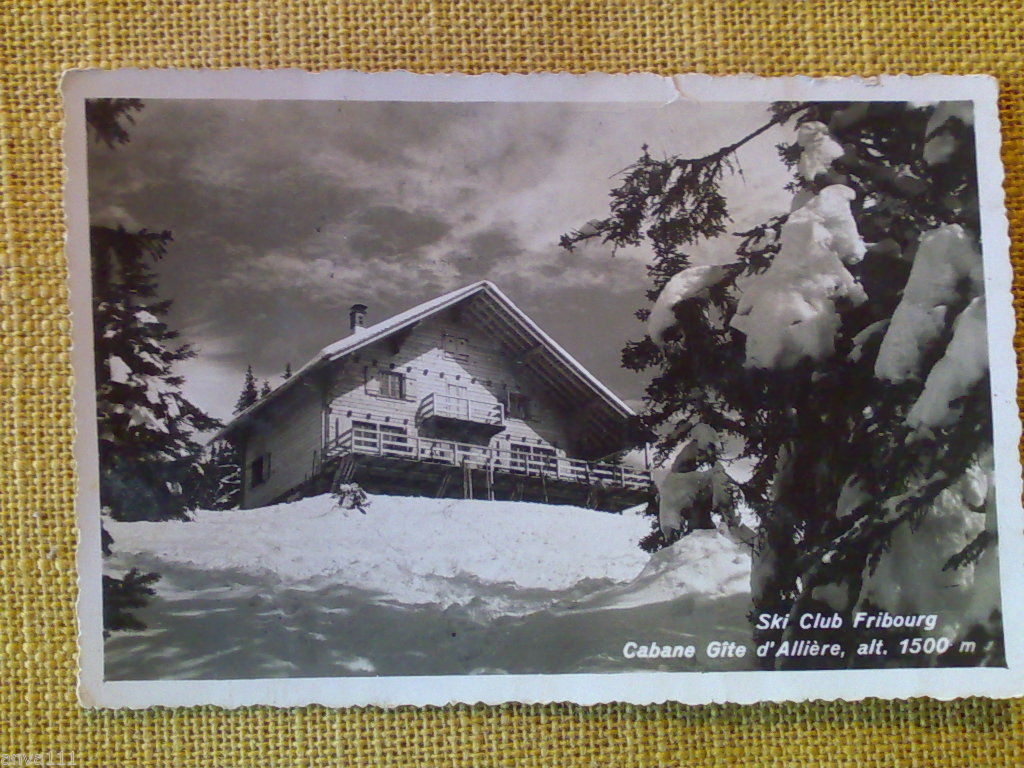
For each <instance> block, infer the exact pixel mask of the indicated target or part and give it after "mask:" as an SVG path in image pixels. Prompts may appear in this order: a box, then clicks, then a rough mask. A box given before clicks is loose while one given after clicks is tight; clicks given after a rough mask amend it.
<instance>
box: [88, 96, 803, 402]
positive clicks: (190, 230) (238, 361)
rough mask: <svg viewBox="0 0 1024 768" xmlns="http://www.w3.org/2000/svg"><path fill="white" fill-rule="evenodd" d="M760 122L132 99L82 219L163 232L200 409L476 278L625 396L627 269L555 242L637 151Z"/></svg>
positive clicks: (633, 384) (636, 256) (630, 267)
mask: <svg viewBox="0 0 1024 768" xmlns="http://www.w3.org/2000/svg"><path fill="white" fill-rule="evenodd" d="M762 119H763V108H762V107H756V106H755V107H750V106H739V107H737V106H735V105H734V106H729V107H728V108H726V107H718V108H717V111H716V108H712V107H710V106H709V105H701V107H700V108H699V109H695V108H694V107H693V106H692V105H686V104H681V103H680V104H674V105H672V107H671V108H668V109H659V108H657V107H654V106H651V107H648V108H645V110H640V111H637V110H628V109H623V108H621V107H611V108H607V107H602V106H601V105H576V106H573V105H566V104H553V103H532V104H531V103H518V104H486V103H461V104H459V103H450V104H434V103H416V102H390V103H389V102H341V103H328V102H312V101H301V102H300V101H296V102H272V101H215V100H207V101H174V100H160V101H148V102H147V103H146V106H145V108H144V109H143V110H142V112H141V113H140V114H139V116H138V119H137V121H136V123H135V125H134V126H132V128H131V141H130V142H129V144H127V145H124V146H120V147H118V148H117V149H114V150H111V149H109V148H107V147H105V146H101V145H93V146H92V147H91V150H90V157H89V188H90V212H91V214H92V215H93V216H94V218H95V219H97V220H103V221H112V220H119V221H122V222H123V223H124V224H125V226H130V227H148V228H150V229H161V230H162V229H170V230H171V231H172V232H173V234H174V243H173V244H172V247H171V251H170V253H169V254H168V257H167V258H166V259H165V260H164V261H163V262H162V263H161V264H160V265H159V267H158V268H159V275H160V288H161V293H162V294H163V295H164V296H166V297H168V298H172V299H174V302H175V304H174V308H173V311H172V315H171V321H172V323H173V324H174V325H175V327H177V328H179V329H181V330H182V332H183V337H184V339H185V340H187V341H189V342H193V343H195V344H196V345H197V346H198V347H199V348H200V350H201V352H200V358H199V359H198V360H197V361H193V362H191V363H190V364H189V377H190V381H189V387H192V388H193V389H194V391H196V392H199V393H200V395H201V396H200V401H201V402H202V403H203V404H204V405H205V406H206V407H208V408H211V409H212V410H214V411H215V412H216V414H217V415H219V416H225V415H227V411H229V410H230V405H231V404H232V403H233V400H234V397H235V395H236V394H237V392H236V389H237V386H236V383H237V382H240V381H241V375H242V373H243V372H244V368H245V366H246V365H248V364H252V365H253V366H254V367H255V368H256V370H257V372H258V373H259V375H261V376H265V377H274V376H277V375H278V373H279V372H280V371H281V370H283V368H284V365H285V363H286V362H290V363H291V364H292V365H293V366H297V365H299V364H301V363H303V362H304V361H305V360H306V359H307V358H308V357H309V356H311V355H312V354H313V353H315V351H316V350H317V349H319V348H321V347H322V346H324V345H326V344H328V343H330V342H332V341H334V340H336V339H337V338H339V337H341V336H343V335H345V334H346V333H347V316H346V310H347V307H348V305H350V304H351V303H354V302H356V301H361V302H365V303H367V304H369V305H370V306H371V321H376V320H380V319H383V318H385V317H387V316H389V315H391V314H393V313H395V312H398V311H401V310H403V309H406V308H408V307H409V306H412V305H414V304H416V303H418V302H421V301H425V300H427V299H430V298H432V297H434V296H436V295H438V294H440V293H443V292H445V291H448V290H451V289H453V288H455V287H457V286H459V285H464V284H466V283H469V282H472V281H475V280H480V279H484V278H487V279H492V280H494V281H495V282H497V283H498V284H499V285H500V286H501V287H502V289H503V290H505V291H506V292H507V293H509V294H510V295H511V296H512V298H513V299H514V300H515V301H517V302H518V303H520V305H521V306H522V307H523V308H524V309H525V310H526V311H527V312H528V313H530V314H531V315H532V316H534V317H535V318H536V319H537V321H538V322H540V323H541V325H542V326H543V327H544V328H545V329H546V330H548V331H549V332H550V333H551V334H552V335H553V336H554V337H555V338H556V339H557V340H558V341H560V342H561V343H563V344H564V345H565V346H566V347H567V348H568V349H569V351H570V352H572V353H573V354H574V355H577V356H578V357H579V358H580V359H581V360H582V361H583V362H584V363H585V364H587V365H588V366H590V367H592V369H593V370H594V372H595V373H596V374H598V376H600V377H601V378H602V379H604V380H606V381H607V382H608V383H609V384H610V385H611V386H613V388H615V389H617V390H618V391H619V392H620V393H622V394H623V395H625V396H629V397H635V396H637V395H638V394H639V392H640V391H641V389H642V386H643V382H642V380H641V379H638V378H637V377H635V376H634V375H633V374H632V373H630V372H625V371H623V370H622V369H621V367H620V365H619V350H620V348H621V346H622V344H623V343H624V342H625V341H626V340H627V339H628V338H632V337H634V336H636V335H638V333H642V329H640V328H639V326H638V323H637V322H636V320H635V319H634V318H633V316H632V313H633V311H634V310H635V309H636V308H637V307H639V306H641V305H642V302H643V295H642V294H643V288H644V286H645V284H646V280H647V278H646V275H645V273H644V269H643V266H644V263H645V258H646V257H645V255H644V254H642V253H632V254H625V255H620V256H616V257H614V258H613V257H612V256H611V254H610V251H609V249H607V248H605V247H600V246H591V247H587V248H582V249H580V250H578V251H576V252H574V253H567V252H565V251H563V250H561V249H560V248H559V247H558V245H557V243H558V238H559V235H561V234H562V233H563V232H566V231H568V230H570V229H572V228H573V227H576V226H579V224H580V223H581V222H584V221H587V220H588V219H591V218H594V217H595V216H600V215H603V214H604V213H606V210H607V199H608V198H607V193H608V190H609V188H610V187H611V186H612V185H613V184H614V180H613V178H612V177H613V175H614V174H615V172H617V171H618V170H620V169H621V168H623V167H625V166H626V165H628V164H629V163H630V162H631V161H632V160H634V159H635V157H636V156H637V154H638V152H639V147H640V145H641V144H642V143H644V142H647V143H649V144H651V146H652V151H656V152H661V151H680V152H691V150H692V154H694V155H696V154H704V153H706V152H707V151H709V150H710V149H713V148H715V147H716V146H717V145H718V144H720V143H721V141H722V140H723V137H725V136H726V134H728V136H730V137H731V136H733V135H734V134H735V135H742V132H743V130H744V129H745V128H747V127H748V126H751V125H756V124H758V123H759V122H760V121H761V120H762ZM772 143H773V137H772V136H766V137H765V146H766V147H767V150H766V151H765V152H764V153H762V154H763V156H764V158H770V161H765V160H763V159H761V155H756V156H754V157H752V158H751V157H747V158H743V164H744V168H745V169H747V172H748V178H749V179H750V190H751V191H754V190H756V191H757V192H758V195H751V194H749V193H746V197H745V198H744V199H742V200H740V201H739V202H738V203H737V205H736V206H735V207H734V210H737V211H741V212H742V213H743V214H744V216H746V215H747V214H749V215H750V216H755V217H756V216H758V215H760V214H761V212H762V211H763V210H764V207H765V206H764V204H763V202H762V199H761V196H760V195H761V194H762V190H763V188H764V187H765V186H766V182H765V179H775V176H771V174H772V173H774V174H776V176H778V177H779V183H778V187H779V188H780V189H781V186H782V183H784V181H785V178H784V172H783V173H782V175H781V176H780V175H779V173H778V172H777V171H775V170H771V168H774V167H775V166H778V163H777V161H776V160H775V159H774V153H773V151H772V150H771V144H772ZM772 163H774V166H773V165H771V164H772ZM765 169H769V170H765ZM769 171H770V172H769ZM757 174H761V175H760V176H757ZM755 177H756V178H755ZM730 183H732V182H730ZM737 184H738V182H737ZM737 188H740V187H738V186H737ZM731 202H732V201H731ZM598 308H599V309H600V311H597V309H598ZM236 380H237V382H236ZM203 398H206V399H205V400H203Z"/></svg>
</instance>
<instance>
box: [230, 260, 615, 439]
mask: <svg viewBox="0 0 1024 768" xmlns="http://www.w3.org/2000/svg"><path fill="white" fill-rule="evenodd" d="M481 294H483V295H486V296H487V297H488V298H490V299H491V300H492V301H494V302H496V303H497V304H498V305H499V306H500V307H501V308H502V309H503V310H505V312H506V313H507V314H508V315H509V316H511V317H512V318H513V319H514V320H515V321H516V323H517V325H518V326H519V327H520V330H522V331H524V332H525V333H526V334H528V335H529V336H531V337H532V338H533V339H535V341H536V343H537V344H538V345H540V346H541V347H542V348H543V349H544V350H545V351H546V352H548V353H549V354H550V355H551V356H552V357H553V358H554V359H555V360H556V361H557V362H558V363H560V364H561V366H562V367H563V369H564V370H565V372H566V373H569V374H570V375H572V376H573V377H574V378H576V379H578V380H579V381H580V382H582V383H584V384H585V385H586V386H587V387H588V388H589V389H591V390H592V391H593V392H594V393H595V394H596V395H598V396H599V398H600V399H601V400H602V401H604V402H605V403H606V404H607V405H608V406H609V407H610V408H611V409H612V410H614V411H616V412H617V413H618V415H620V416H622V417H629V416H632V415H633V411H632V409H631V408H630V407H629V406H628V405H626V404H625V403H624V402H623V401H622V400H621V399H620V398H619V397H618V396H617V395H616V394H615V393H614V392H612V391H611V390H610V389H608V387H606V386H605V385H604V384H602V383H601V382H600V381H599V380H598V379H597V378H596V377H595V376H594V375H593V374H592V373H590V371H588V370H587V369H586V368H584V367H583V366H582V365H581V364H580V363H579V362H578V361H577V360H576V359H575V358H574V357H573V356H572V355H570V354H569V353H568V352H566V351H565V349H563V348H562V347H561V346H560V345H559V344H558V343H557V342H556V341H555V340H554V339H552V338H551V337H550V336H548V335H547V334H546V333H545V332H544V331H543V330H542V329H541V328H540V326H539V325H537V324H536V323H535V322H534V321H533V320H531V319H530V318H529V316H527V315H526V313H525V312H523V311H522V310H521V309H520V308H519V307H517V306H516V305H515V303H514V302H513V301H512V300H511V299H510V298H509V297H508V296H506V295H505V294H504V293H503V292H502V291H501V289H499V288H498V286H496V285H495V284H494V283H492V282H490V281H489V280H480V281H479V282H476V283H471V284H469V285H466V286H463V287H462V288H457V289H455V290H454V291H450V292H449V293H446V294H443V295H441V296H438V297H436V298H434V299H430V300H429V301H425V302H423V303H422V304H417V305H416V306H415V307H412V308H411V309H407V310H406V311H404V312H400V313H398V314H397V315H393V316H392V317H390V318H388V319H387V320H382V321H381V322H379V323H376V324H375V325H371V326H368V327H366V328H361V329H357V330H356V331H355V332H353V333H352V334H351V335H349V336H346V337H345V338H343V339H339V340H338V341H336V342H334V343H333V344H328V345H327V346H326V347H324V348H323V349H321V350H320V351H319V352H318V353H317V354H316V355H315V356H314V357H313V358H312V359H311V360H310V361H309V362H307V363H306V364H305V365H303V366H302V367H301V368H299V369H298V370H297V371H296V372H295V373H294V375H292V377H291V378H289V379H288V380H287V381H285V382H284V383H282V384H281V385H279V386H278V387H277V388H276V389H274V390H273V391H272V392H270V394H268V395H266V396H265V397H263V398H261V399H260V400H258V401H256V402H255V403H253V404H252V405H250V406H249V407H248V408H246V409H245V410H244V411H242V412H241V413H239V414H238V415H237V416H235V418H234V419H233V420H232V421H231V422H229V423H228V424H227V425H226V426H225V427H224V429H222V430H221V431H220V433H218V435H217V436H216V438H215V439H219V438H222V437H224V436H225V435H227V434H228V433H230V432H231V431H233V430H234V429H235V428H237V427H239V426H241V425H242V424H243V423H244V422H246V421H248V420H249V418H250V417H251V416H252V414H254V413H256V412H257V411H260V410H262V409H263V408H265V407H266V406H267V405H269V404H270V403H271V402H272V401H274V400H276V399H277V398H278V397H280V395H281V394H282V393H284V392H285V391H287V390H288V389H289V388H290V387H292V386H294V385H295V384H296V382H298V381H301V380H302V379H303V378H304V377H305V376H306V375H308V374H309V373H310V372H312V371H313V370H314V369H316V368H319V367H320V366H321V365H324V364H325V363H330V362H333V361H336V360H340V359H341V358H344V357H347V356H348V355H351V354H352V353H354V352H357V351H358V350H361V349H363V348H365V347H367V346H369V345H371V344H373V343H375V342H378V341H382V340H384V339H386V338H388V337H389V336H391V335H392V334H394V333H397V332H399V331H401V330H403V329H405V328H408V327H410V326H411V325H413V324H415V323H418V322H420V321H421V320H424V319H426V318H428V317H430V316H432V315H435V314H437V313H438V312H441V311H443V310H445V309H448V308H449V307H453V306H455V305H456V304H459V303H461V302H463V301H466V300H468V299H470V298H472V297H474V296H478V295H481Z"/></svg>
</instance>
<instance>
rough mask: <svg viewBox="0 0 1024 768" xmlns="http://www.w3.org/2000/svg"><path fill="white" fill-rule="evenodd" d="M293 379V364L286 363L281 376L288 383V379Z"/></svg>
mask: <svg viewBox="0 0 1024 768" xmlns="http://www.w3.org/2000/svg"><path fill="white" fill-rule="evenodd" d="M291 377H292V364H291V363H285V364H284V373H282V374H281V378H282V379H284V380H285V381H288V379H290V378H291Z"/></svg>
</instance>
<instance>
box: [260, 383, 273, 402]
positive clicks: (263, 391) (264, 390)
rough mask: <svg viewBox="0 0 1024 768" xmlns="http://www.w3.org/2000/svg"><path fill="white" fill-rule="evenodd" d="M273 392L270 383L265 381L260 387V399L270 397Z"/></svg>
mask: <svg viewBox="0 0 1024 768" xmlns="http://www.w3.org/2000/svg"><path fill="white" fill-rule="evenodd" d="M271 391H272V390H271V388H270V382H269V381H267V380H266V379H264V380H263V384H262V385H261V386H260V399H261V400H262V399H263V398H264V397H266V396H267V395H269V394H270V393H271Z"/></svg>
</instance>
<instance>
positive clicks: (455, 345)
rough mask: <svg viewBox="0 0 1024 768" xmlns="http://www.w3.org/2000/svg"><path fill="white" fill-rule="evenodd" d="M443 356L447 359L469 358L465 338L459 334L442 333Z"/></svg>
mask: <svg viewBox="0 0 1024 768" xmlns="http://www.w3.org/2000/svg"><path fill="white" fill-rule="evenodd" d="M444 356H445V357H446V358H447V359H449V360H469V348H468V345H467V341H466V339H464V338H463V337H461V336H449V335H448V334H447V333H446V334H445V335H444Z"/></svg>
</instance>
